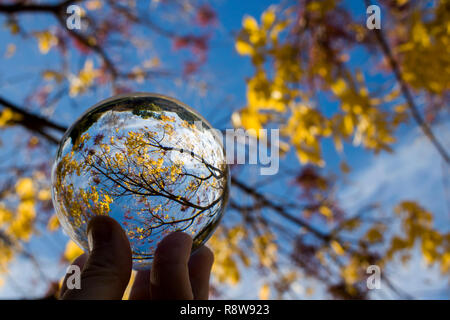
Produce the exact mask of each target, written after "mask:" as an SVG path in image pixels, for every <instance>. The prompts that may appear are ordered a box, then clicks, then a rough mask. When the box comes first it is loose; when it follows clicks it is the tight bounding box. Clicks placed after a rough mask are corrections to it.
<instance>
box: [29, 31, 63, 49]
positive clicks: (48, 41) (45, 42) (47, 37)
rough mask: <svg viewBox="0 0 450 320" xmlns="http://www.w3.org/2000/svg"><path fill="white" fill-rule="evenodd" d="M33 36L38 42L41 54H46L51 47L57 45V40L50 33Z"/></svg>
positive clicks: (44, 32) (38, 33) (43, 32)
mask: <svg viewBox="0 0 450 320" xmlns="http://www.w3.org/2000/svg"><path fill="white" fill-rule="evenodd" d="M34 36H35V37H36V38H37V40H38V45H39V51H40V52H41V53H42V54H47V53H48V52H49V51H50V49H51V48H52V47H54V46H56V45H57V44H58V38H57V37H55V36H54V35H53V34H52V33H51V32H50V31H42V32H35V33H34Z"/></svg>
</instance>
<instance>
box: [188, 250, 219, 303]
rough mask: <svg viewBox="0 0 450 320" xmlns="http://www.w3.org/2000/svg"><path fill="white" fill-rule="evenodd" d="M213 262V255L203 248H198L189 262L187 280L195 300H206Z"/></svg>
mask: <svg viewBox="0 0 450 320" xmlns="http://www.w3.org/2000/svg"><path fill="white" fill-rule="evenodd" d="M213 262H214V254H213V253H212V251H211V250H210V249H209V248H208V247H205V246H202V247H200V248H199V249H198V250H197V251H196V252H195V253H194V254H192V256H191V259H190V260H189V279H190V282H191V287H192V293H193V294H194V299H195V300H208V296H209V276H210V274H211V268H212V265H213Z"/></svg>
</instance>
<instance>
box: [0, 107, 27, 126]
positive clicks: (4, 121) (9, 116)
mask: <svg viewBox="0 0 450 320" xmlns="http://www.w3.org/2000/svg"><path fill="white" fill-rule="evenodd" d="M21 119H22V115H20V114H18V113H15V112H13V111H12V110H11V109H9V108H4V109H3V110H2V111H1V113H0V128H1V127H4V126H7V125H9V124H11V123H14V122H15V121H19V120H21Z"/></svg>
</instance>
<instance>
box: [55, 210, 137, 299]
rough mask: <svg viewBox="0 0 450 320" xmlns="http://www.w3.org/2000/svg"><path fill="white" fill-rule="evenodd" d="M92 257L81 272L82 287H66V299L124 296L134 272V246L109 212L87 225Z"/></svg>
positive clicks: (115, 297)
mask: <svg viewBox="0 0 450 320" xmlns="http://www.w3.org/2000/svg"><path fill="white" fill-rule="evenodd" d="M87 234H88V242H89V257H88V260H87V262H86V264H85V265H84V268H83V270H82V272H81V289H78V290H75V289H72V290H67V291H66V293H65V294H64V296H63V297H62V298H63V299H67V300H69V299H70V300H79V299H82V300H85V299H98V300H103V299H104V300H110V299H112V300H118V299H121V298H122V296H123V293H124V291H125V289H126V287H127V284H128V281H129V279H130V275H131V266H132V260H131V248H130V243H129V241H128V238H127V236H126V234H125V232H124V231H123V229H122V228H121V226H120V225H119V223H117V221H115V220H114V219H112V218H110V217H107V216H97V217H94V218H92V219H91V221H90V222H89V225H88V228H87Z"/></svg>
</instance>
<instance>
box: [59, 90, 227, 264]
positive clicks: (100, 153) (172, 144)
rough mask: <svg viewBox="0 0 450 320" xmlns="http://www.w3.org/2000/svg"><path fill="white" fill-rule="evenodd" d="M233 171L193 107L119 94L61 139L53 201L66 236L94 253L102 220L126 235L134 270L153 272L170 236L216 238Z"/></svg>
mask: <svg viewBox="0 0 450 320" xmlns="http://www.w3.org/2000/svg"><path fill="white" fill-rule="evenodd" d="M228 190H229V168H228V166H227V164H226V157H225V151H224V148H223V143H222V139H221V135H220V132H218V131H217V130H215V129H213V128H212V127H211V125H210V124H209V123H208V122H207V121H206V120H205V119H204V118H203V117H202V116H201V115H200V114H198V113H197V112H196V111H194V110H193V109H192V108H190V107H189V106H187V105H185V104H183V103H181V102H179V101H177V100H175V99H172V98H169V97H165V96H162V95H157V94H150V93H134V94H127V95H119V96H115V97H112V98H110V99H107V100H104V101H102V102H100V103H98V104H96V105H94V106H93V107H92V108H90V109H89V110H87V111H86V112H85V113H84V114H83V115H82V116H81V117H80V118H79V119H78V120H77V121H76V122H75V123H74V124H73V125H72V126H71V127H70V128H69V129H68V130H67V132H66V133H65V135H64V136H63V138H62V140H61V142H60V145H59V148H58V151H57V155H56V159H55V162H54V164H53V167H52V198H53V204H54V207H55V210H56V214H57V216H58V219H59V221H60V223H61V225H62V227H63V230H64V231H65V233H66V234H67V235H68V236H70V238H71V239H72V240H73V241H74V242H75V243H77V244H78V245H79V246H80V247H81V248H83V249H84V250H85V251H88V250H89V249H88V241H87V234H86V229H87V226H88V223H89V220H90V219H91V218H92V217H94V216H97V215H106V216H110V217H112V218H113V219H115V220H116V221H117V222H118V223H119V224H120V225H121V227H122V228H123V230H124V231H125V233H126V234H127V236H128V239H129V241H130V245H131V249H132V258H133V269H135V270H146V269H149V268H150V266H151V263H152V261H153V255H154V252H155V249H156V247H157V245H158V243H159V241H161V240H162V239H163V238H164V237H165V236H166V235H167V234H169V233H171V232H175V231H182V232H185V233H187V234H189V235H191V236H192V238H193V247H192V252H194V251H195V249H197V248H198V247H200V246H201V245H202V244H203V243H204V242H205V241H207V239H208V238H209V237H210V236H211V235H212V233H213V231H214V229H215V228H216V226H217V225H218V223H219V221H220V219H221V217H222V215H223V213H224V210H225V206H226V202H227V199H228Z"/></svg>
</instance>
